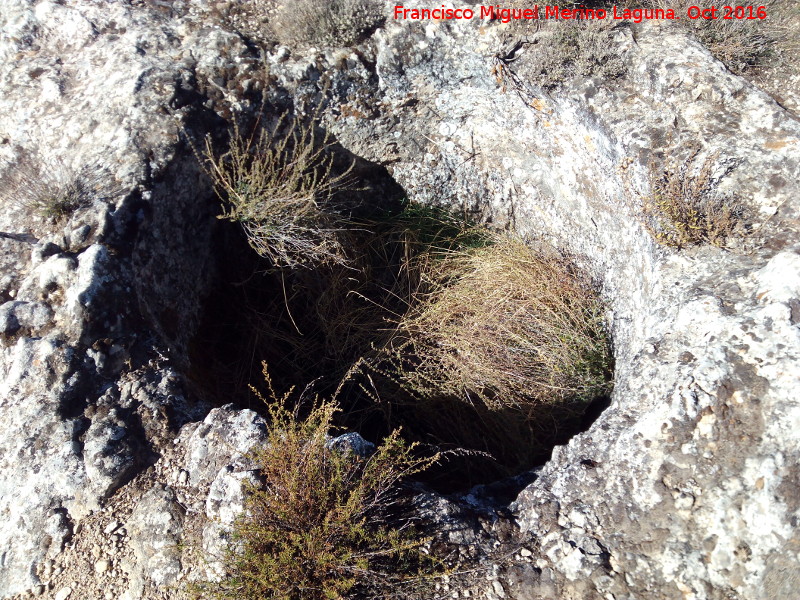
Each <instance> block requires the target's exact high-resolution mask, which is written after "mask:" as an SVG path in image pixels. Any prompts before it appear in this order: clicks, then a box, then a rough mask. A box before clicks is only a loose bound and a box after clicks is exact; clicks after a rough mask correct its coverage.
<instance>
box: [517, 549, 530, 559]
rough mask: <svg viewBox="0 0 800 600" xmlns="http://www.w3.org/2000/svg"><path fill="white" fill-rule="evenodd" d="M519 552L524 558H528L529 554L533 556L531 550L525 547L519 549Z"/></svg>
mask: <svg viewBox="0 0 800 600" xmlns="http://www.w3.org/2000/svg"><path fill="white" fill-rule="evenodd" d="M519 553H520V555H521V556H523V557H524V558H530V557H531V556H533V552H531V551H530V550H528V549H527V548H523V549H522V550H520V551H519Z"/></svg>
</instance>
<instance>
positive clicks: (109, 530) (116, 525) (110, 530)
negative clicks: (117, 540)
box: [103, 521, 122, 535]
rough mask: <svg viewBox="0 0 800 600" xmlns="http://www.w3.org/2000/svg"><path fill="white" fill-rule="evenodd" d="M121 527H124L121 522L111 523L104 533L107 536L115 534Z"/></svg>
mask: <svg viewBox="0 0 800 600" xmlns="http://www.w3.org/2000/svg"><path fill="white" fill-rule="evenodd" d="M120 525H122V523H120V522H119V521H111V523H109V524H108V525H106V528H105V529H103V533H105V534H106V535H108V534H110V533H114V532H115V531H116V530H117V529H118V528H119V526H120Z"/></svg>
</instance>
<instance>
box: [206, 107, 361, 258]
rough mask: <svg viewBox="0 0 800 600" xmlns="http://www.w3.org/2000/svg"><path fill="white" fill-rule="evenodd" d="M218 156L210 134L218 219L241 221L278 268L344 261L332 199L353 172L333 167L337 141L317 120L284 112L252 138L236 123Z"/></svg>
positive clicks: (341, 222) (341, 221)
mask: <svg viewBox="0 0 800 600" xmlns="http://www.w3.org/2000/svg"><path fill="white" fill-rule="evenodd" d="M231 138H232V139H231V142H230V147H229V149H228V151H227V152H225V153H224V154H222V155H218V154H217V153H216V152H215V151H214V148H213V145H212V143H211V140H210V138H206V144H205V149H204V155H203V164H204V165H205V170H206V173H207V174H208V175H209V176H210V177H211V179H212V181H213V182H214V188H215V190H216V192H217V194H218V195H219V197H220V199H221V200H222V201H223V203H224V207H225V208H224V212H223V214H222V216H221V218H225V219H228V220H230V221H234V222H237V223H241V225H242V227H243V228H244V230H245V232H246V234H247V238H248V241H249V242H250V245H251V246H252V248H253V249H254V250H255V251H256V252H258V254H260V255H261V256H264V257H267V258H270V259H271V260H272V262H273V263H274V265H275V266H277V267H288V268H297V267H311V266H316V265H320V264H326V263H327V264H344V263H346V260H347V259H346V257H345V251H344V248H343V247H342V244H341V242H340V239H339V235H340V233H341V231H342V230H343V229H344V228H345V227H346V226H347V219H346V218H345V217H343V216H342V215H341V214H340V213H339V212H338V211H337V210H336V209H334V208H333V205H332V202H331V200H332V198H333V196H334V194H336V193H337V192H340V191H343V190H346V189H348V187H349V185H350V183H351V182H350V179H349V174H350V170H351V169H352V165H351V167H350V169H347V170H345V171H344V172H342V173H334V172H333V155H332V153H331V145H332V142H331V140H330V137H329V135H328V134H327V133H326V134H323V135H322V136H321V137H320V135H319V134H318V132H317V129H316V123H315V122H314V121H313V120H312V121H311V122H308V123H307V122H304V121H302V120H301V119H300V118H299V117H295V118H293V119H289V118H288V117H287V116H286V115H283V116H281V117H280V118H278V119H277V121H276V122H275V123H274V124H272V125H267V126H264V127H261V128H259V129H258V130H257V131H256V132H254V133H252V134H251V135H250V136H246V135H244V134H243V133H242V132H241V131H240V130H239V128H238V127H237V126H234V129H233V134H232V136H231Z"/></svg>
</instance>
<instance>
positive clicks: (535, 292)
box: [386, 236, 610, 412]
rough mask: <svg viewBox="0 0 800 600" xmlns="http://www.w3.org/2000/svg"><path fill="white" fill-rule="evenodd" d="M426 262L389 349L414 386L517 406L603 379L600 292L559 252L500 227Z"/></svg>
mask: <svg viewBox="0 0 800 600" xmlns="http://www.w3.org/2000/svg"><path fill="white" fill-rule="evenodd" d="M424 269H425V271H424V273H423V278H424V281H425V286H424V288H423V289H424V290H425V291H424V292H423V293H422V294H421V295H418V296H417V298H416V299H415V303H414V304H413V305H412V306H411V307H410V309H409V311H408V313H407V314H406V315H405V316H404V317H403V318H402V319H401V320H400V321H399V323H398V327H397V335H396V337H395V338H394V340H393V342H392V343H391V344H390V346H389V347H388V348H387V350H386V352H388V353H389V354H390V355H391V356H392V357H393V358H392V360H391V361H390V363H391V364H392V365H393V369H394V370H395V373H394V374H393V375H394V377H395V378H396V379H397V381H398V382H399V383H400V384H401V385H402V386H403V387H404V388H405V389H406V390H407V391H409V392H410V393H411V394H412V395H413V396H415V397H418V398H420V399H423V400H424V399H426V398H437V397H439V398H440V397H443V396H445V397H447V396H449V397H455V398H460V399H462V400H463V401H466V402H469V403H473V404H474V403H482V404H484V405H485V406H486V407H487V408H489V409H490V410H506V409H514V410H522V411H523V412H524V411H527V409H528V408H529V407H531V406H535V405H539V404H552V403H558V402H561V401H567V400H574V399H575V398H584V399H587V400H588V399H590V398H591V397H593V396H595V395H598V394H599V393H601V392H602V391H605V390H606V389H607V374H608V365H609V362H610V354H609V349H608V342H607V338H606V336H605V333H604V329H603V317H602V308H601V305H600V302H599V300H598V299H597V297H596V296H595V294H594V293H593V291H592V289H591V287H590V286H589V285H588V283H587V282H586V281H585V280H583V279H581V278H579V277H578V276H576V275H575V274H574V273H573V272H571V270H570V269H569V268H568V266H567V265H566V264H565V262H564V260H563V259H562V258H560V257H558V256H557V255H555V254H554V253H542V254H536V253H534V252H533V251H532V250H531V249H529V248H528V247H527V246H526V245H525V244H524V243H523V242H521V241H520V240H517V239H513V238H510V237H504V236H498V237H497V238H496V240H495V243H493V244H491V245H488V246H485V247H480V248H475V249H471V250H468V251H460V252H455V253H449V254H447V255H445V256H443V257H441V259H439V260H433V261H429V262H427V263H426V265H425V266H424Z"/></svg>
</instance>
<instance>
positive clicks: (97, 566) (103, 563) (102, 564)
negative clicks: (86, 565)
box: [94, 560, 111, 573]
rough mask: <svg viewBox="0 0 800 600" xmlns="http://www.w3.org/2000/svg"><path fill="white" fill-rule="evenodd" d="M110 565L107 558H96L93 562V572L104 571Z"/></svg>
mask: <svg viewBox="0 0 800 600" xmlns="http://www.w3.org/2000/svg"><path fill="white" fill-rule="evenodd" d="M110 566H111V565H109V563H108V561H107V560H98V561H97V562H96V563H94V570H95V573H105V572H106V571H108V568H109V567H110Z"/></svg>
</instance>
